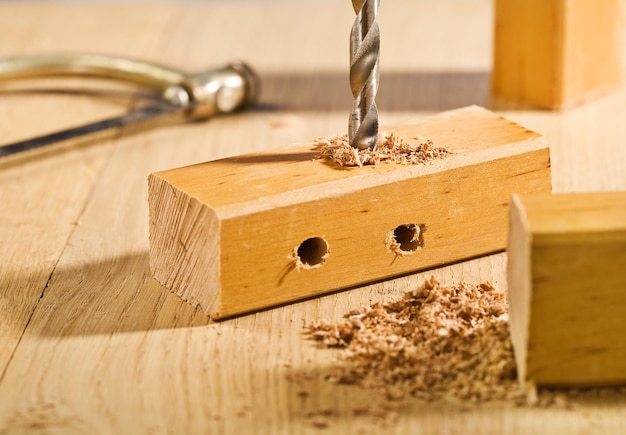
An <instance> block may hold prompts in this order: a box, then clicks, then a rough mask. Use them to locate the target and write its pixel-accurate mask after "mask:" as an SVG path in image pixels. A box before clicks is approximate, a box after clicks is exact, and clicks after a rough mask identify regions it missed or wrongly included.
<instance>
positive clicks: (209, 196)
mask: <svg viewBox="0 0 626 435" xmlns="http://www.w3.org/2000/svg"><path fill="white" fill-rule="evenodd" d="M386 130H387V131H390V132H392V133H393V134H394V136H397V137H401V138H404V139H405V140H406V141H409V142H411V141H418V140H420V139H419V138H423V137H428V138H430V139H431V140H432V141H433V143H435V144H437V146H438V147H442V148H446V149H449V150H450V151H451V153H450V155H448V156H447V157H446V158H445V159H434V160H432V161H428V162H426V163H424V164H419V165H403V164H397V163H390V164H386V163H384V164H380V165H372V166H363V167H361V168H355V169H353V170H342V169H341V168H340V167H339V166H338V165H336V164H332V165H329V164H328V162H325V161H324V160H322V159H315V158H312V156H313V157H314V155H315V154H314V153H313V154H312V146H309V147H307V146H290V147H285V148H281V149H276V150H272V151H268V152H264V153H258V154H250V155H244V156H237V157H232V158H227V159H223V160H217V161H212V162H207V163H202V164H198V165H193V166H188V167H184V168H177V169H171V170H167V171H162V172H159V173H156V174H152V175H151V176H150V179H149V190H150V195H149V202H150V256H151V260H150V261H151V267H152V272H153V274H154V276H155V278H156V279H157V280H158V281H159V282H161V283H162V284H163V285H165V286H166V287H167V288H169V289H171V290H172V291H173V292H175V293H176V294H178V295H179V296H181V297H182V298H183V299H184V300H187V301H189V302H191V303H194V304H195V305H198V306H200V307H201V309H202V310H203V311H204V312H205V313H207V314H210V315H211V316H213V317H214V318H215V317H217V316H219V317H222V318H225V317H229V316H234V315H238V314H243V313H248V312H251V311H255V310H260V309H264V308H268V307H272V306H277V305H281V304H285V303H288V302H293V301H298V300H301V299H305V298H310V297H313V296H318V295H322V294H325V293H329V292H333V291H337V290H340V289H345V288H349V287H354V286H356V285H359V284H365V283H368V282H372V281H377V280H381V279H387V278H391V277H394V276H398V275H403V274H407V273H410V272H414V271H418V270H422V269H427V268H432V267H436V266H439V265H443V264H446V263H451V262H456V261H460V260H463V259H467V258H472V257H476V256H479V255H486V254H489V253H492V252H496V251H499V250H503V249H504V248H505V246H506V238H507V214H506V213H507V206H508V200H509V197H510V195H511V193H512V192H514V191H518V192H522V193H530V192H549V191H550V189H551V183H550V157H549V154H550V153H549V148H548V145H547V143H546V142H545V140H544V139H543V138H542V137H541V136H540V135H539V134H537V133H535V132H532V131H529V130H527V129H525V128H523V127H521V126H519V125H517V124H515V123H513V122H511V121H508V120H506V119H504V118H502V117H501V116H498V115H495V114H493V113H492V112H489V111H488V110H486V109H483V108H480V107H475V106H473V107H467V108H462V109H458V110H454V111H449V112H443V113H441V114H438V115H435V116H432V117H429V118H425V119H422V120H420V121H418V122H416V123H415V124H412V125H402V126H397V127H390V128H387V129H386ZM485 229H487V230H485ZM426 230H427V231H426Z"/></svg>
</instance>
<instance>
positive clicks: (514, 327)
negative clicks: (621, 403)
mask: <svg viewBox="0 0 626 435" xmlns="http://www.w3.org/2000/svg"><path fill="white" fill-rule="evenodd" d="M508 291H509V304H510V314H509V315H510V319H509V320H510V326H511V336H512V340H513V347H514V351H515V359H516V363H517V368H518V375H519V379H520V381H521V382H522V383H526V382H530V383H534V384H537V385H603V384H614V383H626V192H612V193H587V194H560V195H553V196H550V195H529V196H517V195H514V196H513V198H512V201H511V210H510V233H509V246H508Z"/></svg>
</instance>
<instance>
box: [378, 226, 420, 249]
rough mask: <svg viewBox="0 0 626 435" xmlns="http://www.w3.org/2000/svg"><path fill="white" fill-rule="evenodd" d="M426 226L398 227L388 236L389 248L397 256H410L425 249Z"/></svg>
mask: <svg viewBox="0 0 626 435" xmlns="http://www.w3.org/2000/svg"><path fill="white" fill-rule="evenodd" d="M425 231H426V225H424V224H419V225H418V224H403V225H398V226H397V227H396V228H395V229H394V230H393V231H391V232H390V233H389V235H388V236H387V241H386V244H387V247H388V248H389V249H390V250H391V251H392V252H394V253H395V254H397V255H409V254H412V253H413V252H415V251H417V250H420V249H422V248H423V247H424V232H425Z"/></svg>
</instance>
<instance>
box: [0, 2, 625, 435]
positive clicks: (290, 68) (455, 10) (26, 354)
mask: <svg viewBox="0 0 626 435" xmlns="http://www.w3.org/2000/svg"><path fill="white" fill-rule="evenodd" d="M383 3H384V4H383V5H381V9H380V16H379V23H380V27H381V34H382V42H381V43H382V47H381V86H380V92H379V99H378V105H379V111H380V118H381V123H382V124H392V123H393V124H398V123H410V122H412V121H413V120H416V119H419V118H422V117H424V116H426V115H427V114H430V113H434V112H438V111H441V110H444V109H451V108H456V107H460V106H464V105H468V104H480V105H484V106H487V107H491V108H493V109H495V110H497V109H498V108H494V107H493V106H490V100H489V71H490V67H491V38H492V26H493V25H492V14H493V10H492V5H491V2H490V1H489V0H448V1H445V2H442V1H430V0H419V1H418V0H394V1H393V2H383ZM353 19H354V13H353V10H352V6H351V3H350V2H349V1H348V0H341V1H339V0H329V1H317V2H281V1H277V2H271V3H258V2H226V1H224V2H221V3H220V2H210V3H201V2H189V3H182V4H175V3H163V4H158V5H155V4H146V3H143V4H142V3H135V4H122V3H117V2H114V3H112V4H107V3H95V4H89V5H87V4H79V3H61V4H54V3H41V4H35V3H31V2H25V3H17V2H16V3H2V4H0V29H1V30H0V32H1V35H2V38H0V55H1V56H7V55H17V54H26V53H40V52H54V51H73V52H75V51H80V52H98V53H114V54H120V55H125V56H131V57H138V58H144V59H149V60H155V61H159V62H163V63H167V64H171V65H174V66H179V67H181V68H183V69H187V70H190V71H194V70H199V69H201V68H206V67H211V66H218V65H220V64H223V63H226V62H228V61H230V60H232V59H236V58H240V59H245V60H246V61H248V62H249V63H250V64H252V65H253V66H255V67H256V69H257V70H258V71H259V73H260V74H261V77H262V80H263V86H264V88H263V95H262V103H263V104H262V105H261V106H259V107H257V108H255V109H254V110H251V111H249V112H246V113H242V114H238V115H235V116H229V117H222V118H219V119H213V120H211V121H209V122H206V123H198V124H193V125H180V126H174V127H168V128H162V129H157V130H152V131H150V132H146V133H141V134H137V135H130V136H122V137H120V138H117V139H114V140H109V141H105V142H101V143H97V144H94V145H91V146H85V147H80V148H73V149H68V150H67V151H65V152H56V153H52V154H47V155H45V156H42V157H39V158H31V159H27V160H24V161H21V162H14V163H4V164H0V204H1V206H0V246H1V248H0V433H63V434H66V433H89V434H95V433H102V434H109V433H115V434H141V433H155V434H156V433H173V434H179V433H259V434H261V433H289V434H292V433H320V431H321V432H324V431H326V432H335V433H355V432H358V431H359V430H361V431H364V432H365V433H368V432H372V433H378V432H381V431H386V432H389V433H407V432H410V433H420V434H448V433H449V434H454V433H480V434H500V433H520V434H522V433H524V434H526V433H541V432H543V433H577V434H578V433H579V434H582V433H585V434H586V433H619V432H620V431H621V432H622V433H624V431H626V398H619V397H618V398H612V399H610V400H608V399H607V400H600V399H598V400H589V401H587V402H585V403H583V404H581V405H579V406H576V407H573V408H572V409H531V408H515V407H512V406H500V405H489V406H483V407H478V408H476V409H469V410H468V409H465V410H462V409H459V408H455V407H432V406H424V405H423V404H420V403H419V402H412V401H410V400H408V401H405V402H402V403H400V404H394V405H393V406H392V408H393V409H392V411H393V412H392V413H391V415H393V416H394V418H391V419H387V420H388V421H387V422H386V423H384V422H383V423H384V424H383V423H381V422H380V419H376V418H373V416H372V414H373V413H372V412H370V413H366V414H365V415H358V413H357V414H356V415H355V413H354V412H353V410H354V409H355V406H357V405H359V404H360V405H364V404H367V405H369V406H371V407H372V409H380V410H381V414H383V415H389V414H385V412H387V408H388V407H389V406H390V405H389V404H388V403H386V402H385V400H384V399H383V398H382V397H380V396H379V395H377V394H376V393H375V392H372V391H367V390H363V389H360V388H358V387H355V386H339V385H335V384H332V383H330V382H328V381H326V380H324V379H323V375H324V372H325V370H327V369H328V368H329V367H330V366H331V365H332V363H333V361H334V359H335V357H336V354H335V353H333V352H332V351H323V350H319V349H317V348H316V347H315V346H314V345H313V343H312V342H311V341H310V340H307V338H306V337H305V336H304V335H303V326H304V325H305V324H308V323H309V322H311V321H313V320H315V319H319V318H322V317H323V318H327V319H331V320H332V319H338V318H340V317H341V316H342V315H343V314H345V313H346V312H347V311H348V310H350V309H352V308H358V307H362V306H364V305H367V304H369V303H371V302H374V301H379V300H391V299H395V298H397V297H398V296H399V295H400V294H401V293H402V292H403V291H405V290H407V289H411V288H413V287H415V286H416V285H418V284H419V283H421V282H422V281H423V280H424V278H425V277H428V276H431V275H434V276H436V277H437V278H438V279H440V280H441V281H442V282H444V283H455V282H457V281H460V280H465V281H467V282H471V283H477V282H480V281H482V280H490V281H491V282H492V283H494V284H495V285H496V286H497V287H499V288H504V286H506V279H505V275H504V265H505V254H497V255H493V256H489V257H486V258H480V259H477V260H473V261H467V262H463V263H460V264H455V265H452V266H449V267H443V268H440V269H437V270H431V271H427V272H424V273H420V274H414V275H410V276H406V277H403V278H401V279H396V280H391V281H386V282H381V283H377V284H373V285H369V286H364V287H361V288H358V289H353V290H350V291H345V292H340V293H336V294H332V295H329V296H325V297H320V298H315V299H312V300H309V301H305V302H301V303H297V304H292V305H287V306H284V307H280V308H276V309H272V310H267V311H263V312H260V313H257V314H251V315H247V316H242V317H239V318H235V319H231V320H226V321H224V322H220V323H212V322H210V321H209V319H207V318H206V317H205V316H204V315H202V314H201V313H199V312H197V311H194V309H192V308H191V306H189V305H187V304H185V303H183V302H181V301H180V300H179V299H178V298H177V297H176V296H174V295H172V294H170V293H169V292H168V291H167V290H166V289H164V288H163V287H161V286H160V285H159V284H158V283H157V282H156V281H155V280H153V279H152V278H151V275H150V271H149V268H148V208H147V183H146V178H147V176H148V174H149V173H151V172H154V171H158V170H162V169H167V168H172V167H177V166H181V165H186V164H191V163H196V162H201V161H206V160H210V159H215V158H218V157H224V156H228V155H234V154H240V153H242V152H247V151H258V150H265V149H270V148H273V147H276V146H281V145H288V144H291V143H308V142H310V141H311V140H312V139H314V138H316V137H319V136H329V135H334V134H336V133H343V132H345V131H346V130H347V120H348V112H349V108H350V105H351V95H350V92H349V87H348V84H347V80H348V35H349V30H350V27H351V24H352V20H353ZM625 57H626V56H625ZM84 83H85V82H84V81H77V80H64V81H60V80H58V79H54V80H36V81H35V80H31V81H28V82H24V81H23V82H21V83H20V84H16V83H10V84H0V131H1V132H2V134H1V142H2V143H7V142H10V141H13V140H17V139H20V138H26V137H29V136H32V135H34V134H38V133H43V132H47V131H53V130H56V129H59V128H60V127H67V126H71V125H74V124H80V123H82V122H85V121H88V120H95V119H99V118H102V117H105V116H111V115H113V114H117V113H122V112H124V111H125V110H126V109H128V107H130V106H131V104H132V101H131V99H130V98H127V97H124V98H101V97H94V96H76V95H60V94H51V93H36V94H34V93H30V92H24V91H23V90H24V89H32V88H34V87H37V88H46V89H47V88H58V87H60V86H61V87H75V86H81V84H84ZM87 85H89V86H93V87H100V88H102V87H103V86H105V85H103V84H101V83H100V82H95V81H89V82H87ZM106 86H108V85H106ZM498 112H499V113H502V114H504V115H505V116H507V117H509V118H510V119H512V120H514V121H517V122H519V123H521V124H522V125H524V126H526V127H528V128H530V129H533V130H536V131H538V132H540V133H542V134H544V135H545V136H546V137H547V139H548V141H549V142H550V144H551V146H552V165H553V186H554V190H555V191H558V192H565V191H599V190H626V139H625V138H626V122H625V120H626V92H624V90H615V91H614V92H612V93H609V94H606V95H604V96H602V97H600V98H597V99H594V100H593V101H589V102H587V103H586V104H584V105H581V106H578V107H575V108H571V109H568V110H564V111H560V112H550V111H540V110H531V109H528V108H519V107H515V106H510V107H508V109H507V110H498ZM294 380H295V381H294ZM303 392H306V393H307V394H308V395H307V394H303ZM327 410H332V412H328V411H327ZM325 414H328V415H329V416H328V419H327V420H328V427H327V428H325V429H320V428H316V427H315V424H314V423H315V421H314V417H315V416H317V415H325Z"/></svg>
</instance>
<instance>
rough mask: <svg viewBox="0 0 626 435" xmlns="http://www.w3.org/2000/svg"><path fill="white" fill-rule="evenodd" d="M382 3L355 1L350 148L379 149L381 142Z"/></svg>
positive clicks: (352, 35)
mask: <svg viewBox="0 0 626 435" xmlns="http://www.w3.org/2000/svg"><path fill="white" fill-rule="evenodd" d="M379 3H380V0H352V6H353V7H354V12H356V14H357V17H356V20H355V21H354V24H353V25H352V31H351V32H350V87H351V88H352V95H353V96H354V105H353V106H352V112H351V113H350V121H349V125H348V134H349V138H350V146H352V147H354V148H358V149H360V150H363V149H368V148H369V149H371V150H372V151H374V150H375V149H376V144H377V142H378V109H377V108H376V102H375V101H374V99H375V97H376V93H377V92H378V81H379V72H378V59H379V51H380V33H379V30H378V23H377V22H376V16H377V14H378V5H379Z"/></svg>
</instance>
